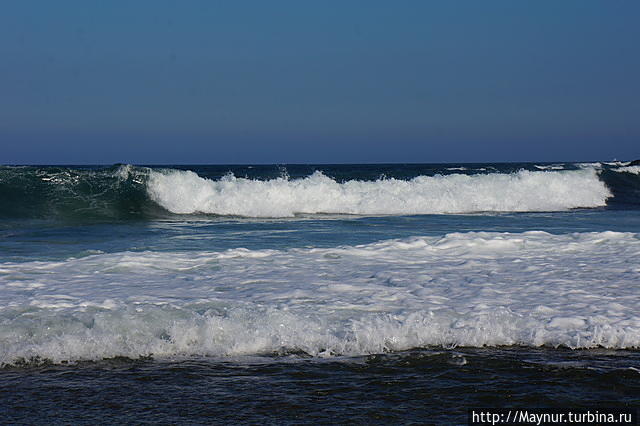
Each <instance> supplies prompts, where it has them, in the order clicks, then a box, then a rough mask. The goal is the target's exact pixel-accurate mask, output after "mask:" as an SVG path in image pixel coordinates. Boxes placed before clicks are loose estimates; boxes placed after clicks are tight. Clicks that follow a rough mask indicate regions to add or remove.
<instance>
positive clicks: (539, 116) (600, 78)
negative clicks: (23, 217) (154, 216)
mask: <svg viewBox="0 0 640 426" xmlns="http://www.w3.org/2000/svg"><path fill="white" fill-rule="evenodd" d="M639 20H640V2H638V1H636V0H617V1H610V0H606V1H591V0H563V1H557V0H553V1H552V0H543V1H535V2H534V1H514V0H504V1H476V0H474V1H462V0H456V1H444V0H442V1H428V0H421V1H410V0H401V1H394V2H392V1H377V0H366V1H355V0H342V1H332V0H329V1H316V2H313V1H300V0H296V1H278V0H273V1H257V0H236V1H211V0H203V1H198V0H185V1H177V0H176V1H163V0H137V1H119V0H113V1H98V0H93V1H91V0H78V1H69V0H60V1H55V2H53V1H35V0H25V1H15V2H4V3H3V4H2V6H1V7H0V58H1V59H0V164H113V163H133V164H203V163H207V164H257V163H278V164H284V163H385V162H412V163H434V162H453V163H459V162H494V161H495V162H502V161H593V160H613V159H619V160H633V159H636V158H640V81H639V79H640V49H639V48H638V42H639V40H640V25H638V22H639Z"/></svg>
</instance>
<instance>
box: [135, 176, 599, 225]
mask: <svg viewBox="0 0 640 426" xmlns="http://www.w3.org/2000/svg"><path fill="white" fill-rule="evenodd" d="M147 191H148V193H149V196H150V197H151V199H153V200H154V201H155V202H157V203H158V204H159V205H161V206H162V207H164V208H165V209H167V210H169V211H170V212H172V213H177V214H191V213H207V214H218V215H234V216H246V217H292V216H295V215H296V214H315V213H333V214H441V213H442V214H448V213H472V212H526V211H559V210H560V211H561V210H568V209H572V208H580V207H585V208H589V207H600V206H604V205H606V200H607V198H608V197H610V196H611V193H610V192H609V190H608V189H607V187H606V186H605V185H604V183H603V182H601V181H600V180H599V179H598V174H597V172H596V171H595V170H594V169H585V170H573V171H554V172H551V171H544V172H532V171H526V170H521V171H519V172H517V173H513V174H500V173H493V174H482V175H473V176H469V175H462V174H454V175H447V176H440V175H437V176H418V177H415V178H413V179H411V180H399V179H393V178H391V179H380V180H377V181H358V180H350V181H347V182H343V183H340V182H337V181H335V180H333V179H331V178H330V177H327V176H325V175H324V174H322V173H321V172H319V171H316V172H315V173H313V174H312V175H311V176H308V177H306V178H303V179H295V180H289V179H287V178H277V179H272V180H267V181H262V180H252V179H246V178H237V177H235V176H234V175H232V174H229V175H227V176H225V177H223V178H222V179H220V180H217V181H214V180H210V179H206V178H202V177H200V176H198V175H197V174H196V173H194V172H191V171H180V170H168V171H164V172H157V171H152V172H151V173H150V175H149V180H148V182H147Z"/></svg>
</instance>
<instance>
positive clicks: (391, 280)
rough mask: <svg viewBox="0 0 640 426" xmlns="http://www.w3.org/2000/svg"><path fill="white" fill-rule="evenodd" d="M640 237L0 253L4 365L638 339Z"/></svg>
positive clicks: (464, 237) (469, 237) (482, 236)
mask: <svg viewBox="0 0 640 426" xmlns="http://www.w3.org/2000/svg"><path fill="white" fill-rule="evenodd" d="M639 257H640V238H639V236H638V235H637V234H632V233H617V232H600V233H579V234H570V235H552V234H548V233H545V232H525V233H521V234H510V233H487V232H477V233H454V234H449V235H446V236H444V237H414V238H407V239H401V240H385V241H380V242H377V243H373V244H367V245H359V246H342V247H334V248H304V249H302V248H300V249H290V250H247V249H240V248H238V249H231V250H226V251H222V252H192V253H184V252H176V253H167V252H124V253H110V254H109V253H102V254H95V255H90V256H86V257H83V258H78V259H73V258H70V259H67V260H64V261H58V262H45V261H38V262H35V261H33V262H22V263H20V262H13V263H11V262H6V263H3V264H1V265H0V364H6V363H12V362H16V361H17V360H19V359H20V358H25V359H30V358H32V357H40V358H46V359H50V360H53V361H56V362H60V361H64V360H81V359H101V358H104V357H113V356H128V357H134V358H135V357H138V356H147V355H153V356H155V357H173V356H182V355H185V356H196V355H198V356H199V355H213V356H229V355H242V354H261V353H270V352H279V351H304V352H307V353H309V354H311V355H314V356H328V355H331V354H344V355H361V354H369V353H379V352H385V351H394V350H404V349H409V348H413V347H424V346H431V345H437V346H456V345H462V346H484V345H528V346H540V345H550V346H558V345H563V346H567V347H570V348H591V347H597V346H603V347H607V348H640V298H639V297H638V292H637V285H638V282H640V266H638V262H637V259H638V258H639Z"/></svg>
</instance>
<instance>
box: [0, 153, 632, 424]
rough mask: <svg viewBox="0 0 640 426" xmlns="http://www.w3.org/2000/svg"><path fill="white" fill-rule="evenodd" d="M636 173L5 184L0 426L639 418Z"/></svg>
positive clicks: (158, 171)
mask: <svg viewBox="0 0 640 426" xmlns="http://www.w3.org/2000/svg"><path fill="white" fill-rule="evenodd" d="M639 173H640V167H639V166H636V165H630V164H629V163H623V162H615V163H557V164H549V163H544V164H542V163H538V164H533V163H522V164H520V163H518V164H462V165H461V164H390V165H272V166H268V165H260V166H258V165H255V166H250V165H246V166H234V165H227V166H220V165H217V166H163V167H159V166H153V167H142V166H131V165H115V166H110V167H103V166H92V167H88V166H65V167H62V166H50V167H49V166H4V167H0V365H1V366H2V369H0V416H1V418H2V421H3V422H5V423H31V424H32V423H47V424H49V423H65V424H69V423H73V424H76V423H180V424H183V423H186V424H203V423H212V422H219V423H230V422H244V423H260V424H262V423H273V424H300V423H336V422H337V423H347V422H348V423H364V424H369V423H374V424H388V423H411V422H413V423H421V424H423V423H449V424H451V423H464V422H466V419H467V410H468V409H469V408H471V407H534V406H535V407H556V408H590V407H612V406H614V407H637V406H638V402H639V401H640V352H639V351H638V349H639V348H640V314H639V312H640V261H638V259H640V175H639Z"/></svg>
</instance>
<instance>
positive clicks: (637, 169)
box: [611, 166, 640, 175]
mask: <svg viewBox="0 0 640 426" xmlns="http://www.w3.org/2000/svg"><path fill="white" fill-rule="evenodd" d="M611 170H613V171H614V172H619V173H631V174H634V175H640V166H626V167H618V168H616V169H611Z"/></svg>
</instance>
